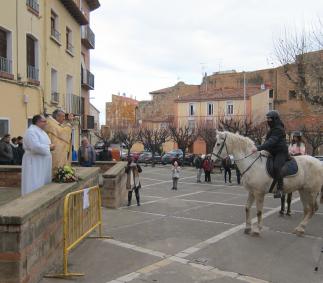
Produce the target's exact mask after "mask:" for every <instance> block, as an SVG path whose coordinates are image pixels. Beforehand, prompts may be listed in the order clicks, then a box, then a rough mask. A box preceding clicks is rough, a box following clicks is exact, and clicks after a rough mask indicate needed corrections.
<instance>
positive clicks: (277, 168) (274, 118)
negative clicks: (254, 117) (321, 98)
mask: <svg viewBox="0 0 323 283" xmlns="http://www.w3.org/2000/svg"><path fill="white" fill-rule="evenodd" d="M266 118H267V124H268V126H269V128H270V130H269V132H268V133H267V136H266V140H265V142H264V143H263V144H262V145H258V146H257V147H255V148H253V149H252V152H253V153H254V152H256V151H261V150H266V151H268V152H269V153H270V154H271V155H272V156H273V162H274V179H275V181H276V182H277V190H276V192H275V194H274V198H281V197H282V196H283V191H284V188H283V187H284V180H283V176H282V174H281V169H282V167H283V166H284V164H285V162H286V160H287V159H288V147H287V143H286V132H285V126H284V124H283V122H282V121H281V119H280V116H279V113H278V111H276V110H272V111H269V112H268V113H267V114H266Z"/></svg>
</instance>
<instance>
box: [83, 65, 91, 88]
mask: <svg viewBox="0 0 323 283" xmlns="http://www.w3.org/2000/svg"><path fill="white" fill-rule="evenodd" d="M81 83H82V87H84V88H85V89H88V90H89V89H91V90H93V89H94V75H93V74H92V73H91V72H90V71H89V70H86V69H84V68H81Z"/></svg>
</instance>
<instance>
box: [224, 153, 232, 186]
mask: <svg viewBox="0 0 323 283" xmlns="http://www.w3.org/2000/svg"><path fill="white" fill-rule="evenodd" d="M231 165H232V163H231V158H230V156H229V155H228V156H227V157H226V158H224V159H223V160H222V167H223V169H224V182H225V183H226V182H227V174H229V183H231Z"/></svg>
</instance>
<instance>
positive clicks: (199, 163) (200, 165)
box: [194, 155, 203, 183]
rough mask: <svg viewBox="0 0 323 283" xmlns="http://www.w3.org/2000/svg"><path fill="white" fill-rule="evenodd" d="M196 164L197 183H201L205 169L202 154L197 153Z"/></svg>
mask: <svg viewBox="0 0 323 283" xmlns="http://www.w3.org/2000/svg"><path fill="white" fill-rule="evenodd" d="M194 165H195V168H196V170H197V183H201V176H202V171H203V160H202V157H201V155H197V156H196V158H195V160H194Z"/></svg>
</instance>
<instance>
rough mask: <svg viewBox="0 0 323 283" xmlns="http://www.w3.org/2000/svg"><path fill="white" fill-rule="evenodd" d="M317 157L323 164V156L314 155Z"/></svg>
mask: <svg viewBox="0 0 323 283" xmlns="http://www.w3.org/2000/svg"><path fill="white" fill-rule="evenodd" d="M314 157H315V158H317V159H318V160H320V161H321V164H322V165H323V156H314Z"/></svg>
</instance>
